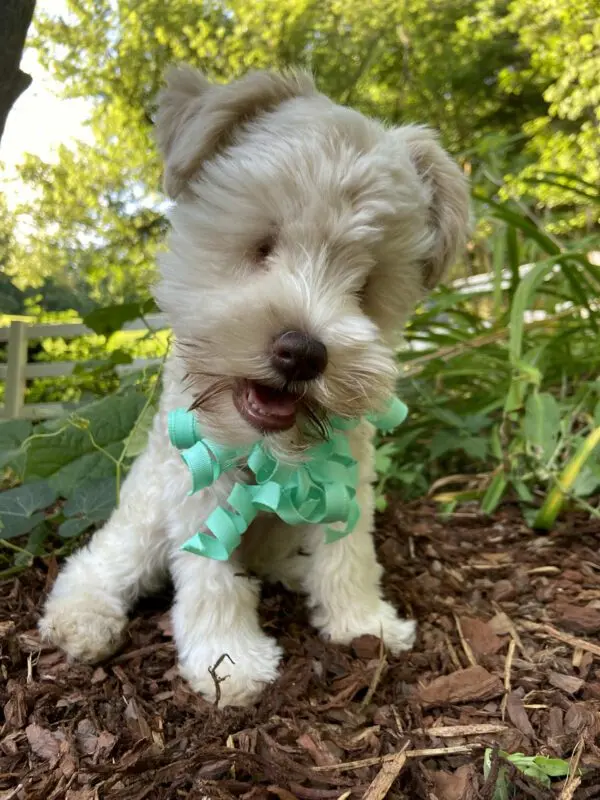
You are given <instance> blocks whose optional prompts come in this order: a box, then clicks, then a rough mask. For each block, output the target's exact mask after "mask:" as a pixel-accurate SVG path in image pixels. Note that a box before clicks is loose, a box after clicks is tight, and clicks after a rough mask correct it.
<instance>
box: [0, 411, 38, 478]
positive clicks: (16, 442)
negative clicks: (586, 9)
mask: <svg viewBox="0 0 600 800" xmlns="http://www.w3.org/2000/svg"><path fill="white" fill-rule="evenodd" d="M31 428H32V425H31V422H29V421H28V420H24V419H13V420H8V421H7V422H0V469H2V468H3V467H7V466H10V467H12V468H13V469H14V470H15V471H16V472H21V471H22V470H23V467H24V465H25V452H24V450H23V449H22V447H21V445H22V444H23V442H24V441H25V440H26V439H27V437H28V436H29V434H30V433H31Z"/></svg>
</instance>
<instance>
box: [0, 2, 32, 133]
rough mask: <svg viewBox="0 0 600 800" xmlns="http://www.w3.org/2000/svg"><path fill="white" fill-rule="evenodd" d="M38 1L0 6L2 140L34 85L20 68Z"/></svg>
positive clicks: (0, 118)
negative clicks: (20, 101) (11, 114)
mask: <svg viewBox="0 0 600 800" xmlns="http://www.w3.org/2000/svg"><path fill="white" fill-rule="evenodd" d="M34 9H35V0H2V3H1V4H0V140H1V139H2V134H3V133H4V127H5V125H6V119H7V117H8V114H9V112H10V110H11V108H12V107H13V105H14V104H15V102H16V101H17V99H18V98H19V97H20V96H21V94H22V93H23V92H24V91H25V89H27V88H28V87H29V85H30V84H31V76H30V75H27V74H26V73H25V72H23V71H22V70H21V69H20V67H19V65H20V63H21V57H22V55H23V49H24V47H25V39H26V37H27V31H28V30H29V26H30V24H31V20H32V18H33V11H34Z"/></svg>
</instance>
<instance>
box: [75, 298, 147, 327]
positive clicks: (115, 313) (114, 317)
mask: <svg viewBox="0 0 600 800" xmlns="http://www.w3.org/2000/svg"><path fill="white" fill-rule="evenodd" d="M155 308H156V304H155V303H154V301H153V300H148V301H146V302H145V303H121V304H119V305H111V306H105V307H104V308H96V309H94V311H92V312H90V313H89V314H87V315H86V316H85V317H84V318H83V322H84V324H85V325H87V326H88V328H91V329H92V330H93V331H94V332H95V333H99V334H104V335H107V334H111V333H114V332H115V331H119V330H121V328H122V327H123V325H125V323H127V322H133V321H134V320H136V319H139V318H140V317H141V316H143V315H144V314H149V313H150V312H151V311H153V310H154V309H155Z"/></svg>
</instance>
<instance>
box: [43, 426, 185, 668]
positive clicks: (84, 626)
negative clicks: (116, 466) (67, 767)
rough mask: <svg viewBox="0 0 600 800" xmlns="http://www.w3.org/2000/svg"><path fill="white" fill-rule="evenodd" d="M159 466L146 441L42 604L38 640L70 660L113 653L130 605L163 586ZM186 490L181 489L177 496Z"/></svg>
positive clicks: (154, 448)
mask: <svg viewBox="0 0 600 800" xmlns="http://www.w3.org/2000/svg"><path fill="white" fill-rule="evenodd" d="M153 439H154V441H153ZM163 459H164V452H162V451H161V447H160V441H159V437H156V436H155V437H152V438H151V441H150V443H149V445H148V449H147V450H146V451H145V453H143V454H142V455H141V456H140V457H139V459H138V460H137V461H136V462H135V464H134V465H133V467H132V469H131V472H130V473H129V475H128V476H127V478H126V479H125V481H124V483H123V486H122V489H121V498H120V503H119V506H118V508H116V509H115V511H114V512H113V514H112V516H111V518H110V519H109V520H108V522H107V523H106V525H105V526H104V527H103V528H102V529H101V530H99V531H97V533H95V534H94V536H93V537H92V540H91V541H90V543H89V544H88V545H87V546H85V547H83V548H82V549H81V550H79V551H78V552H76V553H75V554H74V555H72V556H71V557H70V558H69V559H68V560H67V563H66V564H65V566H64V568H63V569H62V571H61V572H60V574H59V575H58V578H57V579H56V582H55V584H54V587H53V589H52V591H51V593H50V596H49V597H48V599H47V601H46V605H45V609H44V614H43V617H42V619H41V620H40V623H39V627H40V631H41V633H42V636H43V637H44V638H45V639H47V640H50V641H52V642H54V643H55V644H56V645H58V646H59V647H61V648H62V649H64V650H65V651H66V652H67V653H68V655H70V656H71V657H73V658H76V659H80V660H82V661H88V662H94V661H99V660H101V659H103V658H105V657H107V656H109V655H110V654H111V653H112V652H114V650H116V648H117V647H118V646H119V643H120V641H121V638H122V634H123V630H124V628H125V625H126V623H127V613H128V611H129V610H130V609H131V607H132V606H133V604H134V603H135V601H136V600H137V599H138V597H139V596H140V595H142V594H147V593H150V592H153V591H156V590H157V589H159V588H160V586H161V584H162V583H163V582H164V580H165V577H166V569H167V564H168V559H167V548H168V546H169V542H168V539H167V536H166V534H165V525H164V510H163V509H164V506H165V500H164V493H165V474H164V472H165V470H164V461H162V460H163ZM161 461H162V463H161ZM184 487H185V483H184V482H183V481H182V491H181V493H182V494H183V495H184V494H185V488H184Z"/></svg>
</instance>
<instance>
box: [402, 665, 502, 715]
mask: <svg viewBox="0 0 600 800" xmlns="http://www.w3.org/2000/svg"><path fill="white" fill-rule="evenodd" d="M502 692H503V687H502V681H501V680H500V678H499V677H498V676H497V675H492V674H491V673H489V672H488V671H487V670H486V669H484V668H483V667H480V666H475V667H469V668H468V669H459V670H457V671H456V672H453V673H451V674H450V675H442V676H441V677H440V678H436V679H435V680H433V681H432V682H431V683H430V684H428V685H427V686H423V687H421V688H420V689H419V690H418V692H417V695H418V697H419V699H420V701H421V703H422V704H423V705H424V706H426V707H428V706H443V705H450V704H452V703H465V702H467V701H469V700H489V699H490V698H492V697H498V696H499V695H501V694H502Z"/></svg>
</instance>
